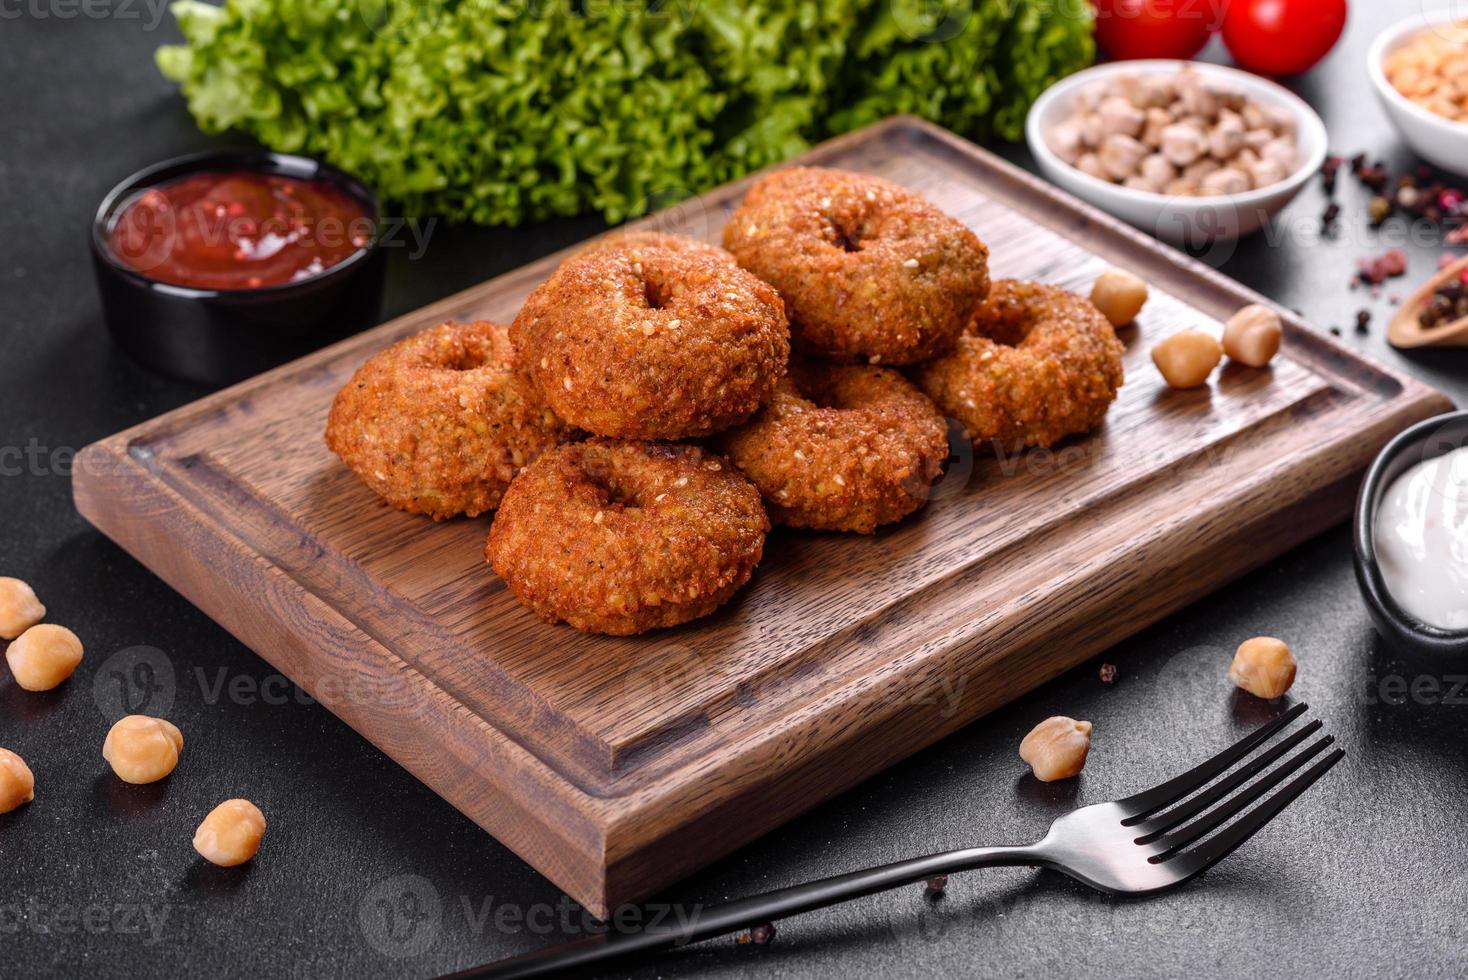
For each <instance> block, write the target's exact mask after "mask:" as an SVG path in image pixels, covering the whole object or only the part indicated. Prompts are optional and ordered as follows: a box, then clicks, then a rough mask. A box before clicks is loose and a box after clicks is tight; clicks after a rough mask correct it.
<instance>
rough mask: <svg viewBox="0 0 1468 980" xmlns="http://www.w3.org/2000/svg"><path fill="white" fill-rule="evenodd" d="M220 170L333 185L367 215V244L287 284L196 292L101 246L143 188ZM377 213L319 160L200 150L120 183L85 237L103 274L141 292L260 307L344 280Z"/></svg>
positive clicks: (361, 188)
mask: <svg viewBox="0 0 1468 980" xmlns="http://www.w3.org/2000/svg"><path fill="white" fill-rule="evenodd" d="M223 170H248V171H254V172H257V173H268V174H280V175H282V176H286V177H295V178H297V179H300V180H321V181H325V182H327V183H330V184H334V185H335V186H336V187H337V188H338V189H340V190H342V191H343V192H345V193H346V194H348V195H349V196H351V197H352V198H353V199H354V200H356V201H357V202H358V203H359V204H361V205H362V206H363V207H364V208H365V209H366V211H367V213H368V217H369V218H370V219H371V221H372V226H373V233H372V238H371V239H370V240H369V241H368V242H367V244H365V245H363V246H362V247H360V248H358V249H357V250H356V251H354V252H353V253H352V254H351V255H348V256H347V257H346V258H344V259H342V260H341V261H340V262H338V263H336V264H335V265H332V266H330V267H328V268H326V269H322V270H321V271H320V272H318V273H315V274H314V275H310V276H306V277H305V278H302V279H296V280H292V281H291V282H282V283H275V284H273V285H269V286H255V287H245V288H242V289H205V288H200V287H197V286H180V285H177V284H176V283H170V282H164V281H163V280H161V279H154V278H152V277H151V276H149V275H147V274H146V273H143V272H139V271H138V270H137V269H134V268H132V267H131V266H129V265H127V264H125V263H123V262H122V261H121V260H120V259H119V258H118V257H117V256H116V255H114V254H113V252H112V249H111V247H110V246H109V245H108V243H107V236H108V233H109V231H110V230H111V229H110V225H111V223H112V219H113V217H114V216H115V214H116V211H117V208H118V207H119V206H120V205H121V204H122V203H123V202H125V201H127V200H128V199H129V198H131V197H132V195H134V194H136V193H137V192H138V191H140V190H142V189H144V188H145V187H150V186H153V185H155V184H159V183H163V182H165V181H168V180H173V179H176V178H182V177H186V176H188V175H190V174H196V173H208V172H210V171H223ZM381 223H382V208H381V205H380V203H379V202H378V199H377V195H376V194H375V193H373V191H372V189H371V188H370V187H368V186H367V185H366V184H365V183H364V182H363V181H361V180H360V179H358V178H356V177H354V176H352V175H351V174H349V173H347V172H346V171H344V170H340V169H338V168H336V167H333V166H332V165H331V164H329V163H326V162H325V161H323V160H317V159H316V158H314V157H307V156H301V155H299V154H294V153H277V152H275V151H274V150H267V149H263V148H261V149H251V148H240V149H228V150H203V151H200V152H196V153H185V154H183V155H181V156H176V157H170V158H169V159H167V160H161V161H159V162H157V163H154V164H150V165H148V166H146V167H143V168H142V169H141V170H138V171H136V172H134V173H132V174H130V175H129V176H127V177H125V178H124V179H123V180H121V181H119V182H118V183H117V184H116V185H114V186H113V188H112V189H111V190H110V191H108V192H107V194H106V195H105V196H104V197H103V198H102V203H101V204H99V205H98V206H97V211H96V214H95V215H93V217H92V224H91V233H90V236H89V239H90V244H91V249H92V254H93V255H94V256H96V257H97V259H98V260H99V261H100V262H102V263H104V264H105V265H106V266H107V268H108V269H109V270H110V271H112V272H114V273H116V274H117V275H120V276H122V277H123V278H124V279H126V280H127V281H129V282H131V283H133V284H134V285H136V286H139V287H141V288H144V289H149V290H153V291H155V292H160V293H163V294H166V295H169V296H174V297H177V298H179V299H229V300H250V299H254V298H258V299H259V300H260V301H265V300H267V299H280V298H281V297H282V296H283V295H285V294H288V293H290V292H291V291H292V290H295V289H300V288H303V287H307V286H315V285H318V284H320V283H322V282H323V281H325V280H328V279H331V278H333V277H338V276H345V275H348V274H350V273H351V272H352V271H354V270H355V269H356V268H357V267H359V266H361V265H362V264H363V263H364V262H365V261H366V260H367V258H368V256H370V255H371V254H372V253H373V252H374V251H376V249H377V247H378V244H379V241H378V235H379V234H380V232H381Z"/></svg>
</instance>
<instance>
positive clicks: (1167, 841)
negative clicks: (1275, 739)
mask: <svg viewBox="0 0 1468 980" xmlns="http://www.w3.org/2000/svg"><path fill="white" fill-rule="evenodd" d="M1334 741H1335V738H1333V737H1332V736H1330V735H1327V736H1325V737H1324V738H1322V739H1320V740H1319V741H1316V742H1312V743H1311V744H1309V745H1307V746H1305V747H1304V748H1303V749H1301V750H1300V751H1299V752H1296V753H1295V754H1294V755H1292V756H1290V757H1289V758H1288V759H1286V760H1285V761H1284V762H1283V763H1282V764H1281V765H1280V766H1279V768H1277V769H1275V770H1273V771H1271V772H1268V773H1266V774H1265V776H1264V778H1263V779H1261V780H1259V781H1258V782H1257V783H1255V784H1254V785H1252V786H1250V787H1249V788H1248V789H1246V790H1244V791H1243V792H1242V793H1240V794H1239V795H1238V796H1235V797H1233V798H1232V799H1230V800H1227V801H1225V802H1224V803H1223V804H1222V805H1220V806H1218V807H1216V808H1215V809H1213V810H1212V811H1210V812H1208V813H1205V814H1204V815H1203V816H1202V817H1200V818H1198V819H1197V820H1194V821H1193V822H1192V823H1190V824H1188V825H1187V826H1185V827H1183V828H1181V829H1180V830H1175V831H1173V832H1172V833H1170V834H1166V835H1164V836H1163V837H1161V838H1160V839H1159V840H1158V841H1157V844H1158V846H1159V847H1161V848H1162V851H1161V852H1159V854H1158V855H1157V858H1156V859H1157V860H1162V859H1165V858H1166V857H1167V856H1168V855H1171V854H1176V853H1177V852H1178V851H1181V850H1182V849H1183V848H1185V847H1187V846H1188V845H1189V844H1192V843H1193V842H1195V841H1197V840H1199V839H1201V838H1202V837H1203V836H1204V835H1205V834H1209V833H1211V832H1212V831H1214V830H1215V829H1217V828H1218V827H1221V826H1223V824H1225V823H1227V822H1228V821H1229V820H1231V819H1233V818H1234V817H1236V816H1238V815H1239V814H1240V813H1242V812H1243V811H1244V809H1245V808H1246V807H1248V806H1249V805H1250V804H1252V803H1253V802H1254V801H1255V800H1257V799H1259V798H1260V797H1261V796H1263V795H1264V794H1265V793H1267V792H1269V791H1270V790H1272V789H1274V787H1276V786H1278V785H1279V784H1280V783H1282V782H1284V780H1285V779H1287V778H1288V777H1289V776H1291V775H1293V774H1294V773H1295V772H1297V771H1298V770H1299V769H1300V768H1301V767H1302V766H1304V765H1305V763H1307V762H1309V761H1310V760H1311V759H1313V758H1314V757H1315V756H1317V755H1319V754H1320V753H1321V752H1323V751H1324V750H1325V749H1326V748H1328V747H1329V746H1330V744H1331V743H1332V742H1334Z"/></svg>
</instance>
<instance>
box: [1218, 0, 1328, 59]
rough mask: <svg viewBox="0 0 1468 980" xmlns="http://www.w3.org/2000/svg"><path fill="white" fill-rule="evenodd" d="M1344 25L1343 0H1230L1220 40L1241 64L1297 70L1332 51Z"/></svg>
mask: <svg viewBox="0 0 1468 980" xmlns="http://www.w3.org/2000/svg"><path fill="white" fill-rule="evenodd" d="M1345 28H1346V0H1232V2H1231V3H1229V5H1228V7H1227V8H1226V9H1225V10H1224V14H1223V43H1224V44H1226V45H1228V50H1229V53H1230V54H1232V55H1233V56H1234V60H1235V61H1237V62H1238V63H1239V65H1240V66H1241V67H1243V68H1247V69H1249V70H1250V71H1253V72H1258V73H1259V74H1261V75H1298V74H1299V73H1300V72H1302V71H1305V70H1306V69H1309V68H1312V67H1314V66H1315V63H1316V62H1318V61H1319V60H1320V59H1321V58H1324V57H1325V56H1326V55H1327V54H1329V53H1330V49H1331V48H1333V47H1335V43H1336V41H1339V40H1340V37H1341V31H1343V30H1345Z"/></svg>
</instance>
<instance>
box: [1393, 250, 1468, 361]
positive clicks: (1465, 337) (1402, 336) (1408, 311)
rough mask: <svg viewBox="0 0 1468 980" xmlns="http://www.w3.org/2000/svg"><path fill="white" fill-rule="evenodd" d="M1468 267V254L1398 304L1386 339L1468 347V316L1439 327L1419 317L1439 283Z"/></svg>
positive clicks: (1400, 344)
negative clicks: (1432, 325) (1431, 325)
mask: <svg viewBox="0 0 1468 980" xmlns="http://www.w3.org/2000/svg"><path fill="white" fill-rule="evenodd" d="M1464 269H1468V256H1464V257H1463V258H1461V259H1459V260H1458V261H1456V262H1454V263H1453V264H1452V265H1450V266H1448V267H1447V268H1446V269H1443V270H1442V271H1441V272H1439V273H1438V274H1437V275H1435V276H1433V277H1432V278H1431V279H1429V280H1427V282H1425V283H1423V284H1422V286H1421V287H1420V288H1419V289H1418V290H1417V291H1416V292H1415V293H1413V294H1412V295H1411V296H1410V297H1408V299H1407V302H1405V303H1403V304H1402V305H1401V306H1400V307H1398V308H1397V312H1396V315H1395V316H1393V317H1392V320H1391V323H1389V324H1387V327H1386V339H1387V340H1389V341H1391V344H1392V346H1393V347H1468V316H1465V317H1459V318H1458V319H1456V320H1452V321H1450V322H1448V323H1439V324H1438V325H1437V326H1435V327H1424V326H1423V325H1422V321H1421V320H1419V319H1418V317H1419V316H1420V315H1421V313H1422V310H1423V309H1424V308H1425V307H1426V306H1427V301H1428V300H1430V299H1431V298H1432V295H1433V294H1434V293H1436V292H1437V290H1438V287H1439V286H1441V285H1443V283H1446V282H1451V281H1453V280H1455V279H1457V278H1458V277H1459V276H1461V275H1462V274H1463V270H1464Z"/></svg>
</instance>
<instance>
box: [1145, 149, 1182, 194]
mask: <svg viewBox="0 0 1468 980" xmlns="http://www.w3.org/2000/svg"><path fill="white" fill-rule="evenodd" d="M1141 175H1142V179H1143V180H1145V181H1146V182H1147V184H1148V186H1150V187H1151V188H1152V190H1154V191H1161V190H1162V189H1163V188H1165V187H1166V186H1167V185H1168V184H1170V183H1172V182H1173V181H1174V180H1177V177H1178V172H1177V168H1176V167H1174V166H1173V165H1172V162H1171V161H1169V160H1168V159H1167V157H1165V156H1163V155H1162V154H1161V153H1154V154H1152V155H1151V156H1149V157H1147V158H1146V159H1145V160H1143V161H1142V168H1141Z"/></svg>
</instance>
